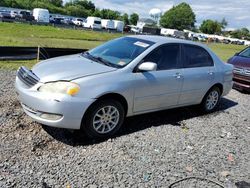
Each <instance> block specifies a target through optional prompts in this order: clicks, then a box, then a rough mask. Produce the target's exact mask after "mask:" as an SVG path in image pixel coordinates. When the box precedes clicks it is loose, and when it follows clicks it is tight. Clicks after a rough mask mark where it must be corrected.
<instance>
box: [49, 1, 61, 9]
mask: <svg viewBox="0 0 250 188" xmlns="http://www.w3.org/2000/svg"><path fill="white" fill-rule="evenodd" d="M49 2H50V3H51V4H52V5H54V6H57V7H62V5H63V1H62V0H49Z"/></svg>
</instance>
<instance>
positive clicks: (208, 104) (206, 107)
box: [201, 86, 221, 113]
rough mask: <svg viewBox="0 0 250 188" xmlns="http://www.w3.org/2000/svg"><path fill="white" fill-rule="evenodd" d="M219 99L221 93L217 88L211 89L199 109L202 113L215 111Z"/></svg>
mask: <svg viewBox="0 0 250 188" xmlns="http://www.w3.org/2000/svg"><path fill="white" fill-rule="evenodd" d="M220 98H221V91H220V89H219V88H218V87H216V86H215V87H213V88H211V89H210V90H209V91H208V92H207V94H206V95H205V97H204V98H203V100H202V103H201V108H202V110H203V111H204V112H206V113H209V112H213V111H215V110H216V108H217V107H218V105H219V102H220Z"/></svg>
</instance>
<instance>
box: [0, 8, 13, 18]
mask: <svg viewBox="0 0 250 188" xmlns="http://www.w3.org/2000/svg"><path fill="white" fill-rule="evenodd" d="M0 18H1V19H12V17H11V14H10V11H6V10H1V11H0Z"/></svg>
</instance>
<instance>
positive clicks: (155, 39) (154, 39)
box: [129, 35, 206, 48]
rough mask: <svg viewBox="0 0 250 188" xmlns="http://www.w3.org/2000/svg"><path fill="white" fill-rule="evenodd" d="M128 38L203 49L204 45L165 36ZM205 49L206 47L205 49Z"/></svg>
mask: <svg viewBox="0 0 250 188" xmlns="http://www.w3.org/2000/svg"><path fill="white" fill-rule="evenodd" d="M129 37H132V38H137V39H142V40H148V41H151V42H154V43H160V44H162V43H182V44H192V45H196V46H201V47H205V45H203V44H201V43H198V42H193V41H189V40H184V39H177V38H171V37H165V36H158V35H130V36H129ZM205 48H206V47H205Z"/></svg>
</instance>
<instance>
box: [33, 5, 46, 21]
mask: <svg viewBox="0 0 250 188" xmlns="http://www.w3.org/2000/svg"><path fill="white" fill-rule="evenodd" d="M33 16H34V19H35V20H36V21H37V22H41V23H49V16H50V15H49V11H48V10H47V9H42V8H35V9H33Z"/></svg>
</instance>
